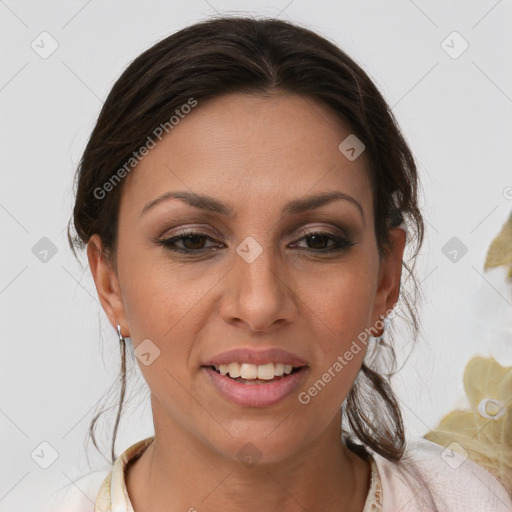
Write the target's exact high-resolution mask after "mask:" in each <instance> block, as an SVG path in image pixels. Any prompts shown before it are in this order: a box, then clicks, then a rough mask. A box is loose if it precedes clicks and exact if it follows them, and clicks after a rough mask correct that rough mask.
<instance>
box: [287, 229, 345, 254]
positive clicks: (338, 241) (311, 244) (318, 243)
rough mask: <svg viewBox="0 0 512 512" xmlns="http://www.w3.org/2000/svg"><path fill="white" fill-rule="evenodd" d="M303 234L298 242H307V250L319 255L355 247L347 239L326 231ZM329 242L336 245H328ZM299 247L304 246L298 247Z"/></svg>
mask: <svg viewBox="0 0 512 512" xmlns="http://www.w3.org/2000/svg"><path fill="white" fill-rule="evenodd" d="M303 234H304V236H303V237H302V238H300V239H299V240H298V242H300V241H301V240H306V247H305V249H310V250H311V251H312V252H318V253H319V254H322V253H329V252H335V251H343V250H347V249H348V248H349V247H351V246H353V245H355V244H354V243H353V242H351V241H349V240H346V239H345V238H342V237H340V236H337V235H334V234H332V233H327V232H324V231H311V232H307V233H303ZM329 242H334V243H333V244H331V245H328V244H329ZM297 247H304V246H298V245H297Z"/></svg>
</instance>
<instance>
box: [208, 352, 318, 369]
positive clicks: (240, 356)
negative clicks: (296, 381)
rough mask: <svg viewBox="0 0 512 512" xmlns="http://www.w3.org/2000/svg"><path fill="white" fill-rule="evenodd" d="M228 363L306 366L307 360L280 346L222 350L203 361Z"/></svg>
mask: <svg viewBox="0 0 512 512" xmlns="http://www.w3.org/2000/svg"><path fill="white" fill-rule="evenodd" d="M229 363H249V364H256V365H260V364H268V363H282V364H290V365H292V366H307V364H308V363H307V361H304V359H301V358H300V357H298V356H296V355H295V354H292V353H291V352H287V351H286V350H281V349H280V348H268V349H265V350H254V349H248V348H236V349H233V350H228V351H227V352H222V354H218V355H216V356H215V357H213V358H212V359H209V360H208V361H206V362H205V363H204V366H219V365H221V364H229Z"/></svg>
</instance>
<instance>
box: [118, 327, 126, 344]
mask: <svg viewBox="0 0 512 512" xmlns="http://www.w3.org/2000/svg"><path fill="white" fill-rule="evenodd" d="M117 334H119V342H120V343H125V339H124V336H123V335H122V334H121V326H120V325H119V324H117Z"/></svg>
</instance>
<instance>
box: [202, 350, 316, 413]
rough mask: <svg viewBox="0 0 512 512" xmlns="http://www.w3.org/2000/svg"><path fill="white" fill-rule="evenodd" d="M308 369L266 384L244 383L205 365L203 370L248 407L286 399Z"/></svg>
mask: <svg viewBox="0 0 512 512" xmlns="http://www.w3.org/2000/svg"><path fill="white" fill-rule="evenodd" d="M231 361H233V359H231ZM221 364H223V363H221ZM263 364H264V363H263ZM307 369H308V367H307V366H303V367H302V368H300V370H297V371H295V372H293V373H291V374H290V375H287V376H283V377H281V378H280V379H278V380H276V381H274V382H269V383H266V384H244V383H243V382H237V381H236V380H233V379H231V378H230V377H228V376H226V375H221V374H220V373H217V372H216V371H215V370H214V369H212V368H211V367H206V366H205V367H203V370H204V371H205V372H206V374H207V375H208V377H209V378H210V379H211V381H212V382H213V384H214V385H215V387H216V388H217V390H218V391H220V393H221V394H222V395H224V396H225V397H226V398H228V399H229V400H231V401H232V402H234V403H235V404H237V405H242V406H246V407H268V406H271V405H274V404H277V403H278V402H280V401H282V400H284V399H285V398H286V397H288V396H289V395H291V394H292V393H293V392H294V391H297V389H298V388H299V386H300V384H301V383H302V381H303V379H304V377H305V375H306V374H307V373H308V372H307Z"/></svg>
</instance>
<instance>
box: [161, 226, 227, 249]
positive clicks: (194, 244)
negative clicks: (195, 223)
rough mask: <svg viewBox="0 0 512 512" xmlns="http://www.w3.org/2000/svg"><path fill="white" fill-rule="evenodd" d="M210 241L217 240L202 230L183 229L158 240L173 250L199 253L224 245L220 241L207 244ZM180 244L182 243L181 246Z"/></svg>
mask: <svg viewBox="0 0 512 512" xmlns="http://www.w3.org/2000/svg"><path fill="white" fill-rule="evenodd" d="M208 241H212V242H215V239H214V238H213V237H211V236H209V235H207V234H206V233H202V232H200V231H183V232H181V233H178V234H177V235H175V236H172V237H170V238H165V239H163V240H158V243H159V244H161V245H163V246H165V247H166V248H167V249H169V250H171V251H175V252H181V253H185V254H194V253H198V254H199V253H202V252H206V251H208V250H215V249H218V248H220V246H221V245H223V244H220V243H218V244H214V245H210V246H208V245H205V244H206V242H208ZM178 244H181V246H180V245H178Z"/></svg>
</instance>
